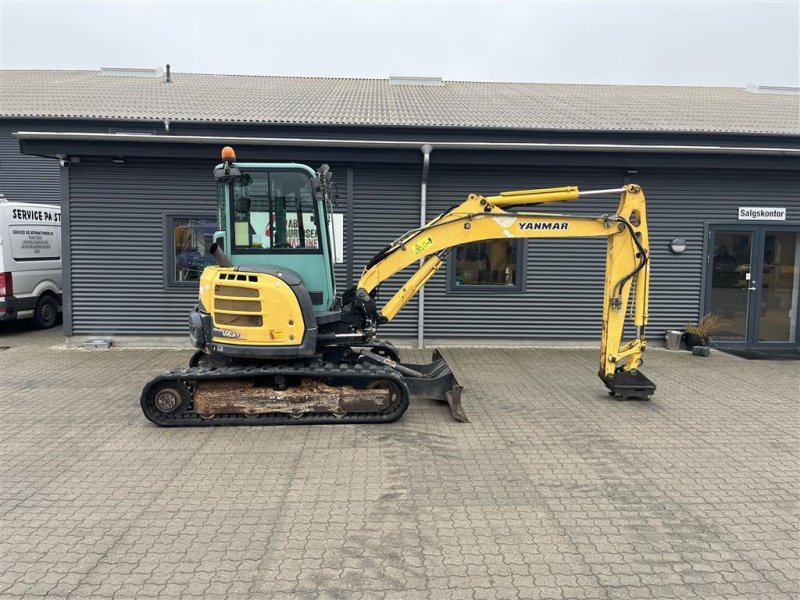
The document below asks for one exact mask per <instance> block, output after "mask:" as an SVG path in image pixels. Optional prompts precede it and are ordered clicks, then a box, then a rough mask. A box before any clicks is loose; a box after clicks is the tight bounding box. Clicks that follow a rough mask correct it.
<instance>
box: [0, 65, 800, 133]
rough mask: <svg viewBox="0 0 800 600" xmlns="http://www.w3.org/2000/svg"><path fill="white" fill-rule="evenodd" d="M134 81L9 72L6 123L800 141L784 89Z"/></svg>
mask: <svg viewBox="0 0 800 600" xmlns="http://www.w3.org/2000/svg"><path fill="white" fill-rule="evenodd" d="M128 75H129V76H123V75H122V74H114V73H113V72H109V71H21V70H19V71H18V70H3V71H0V117H5V118H8V117H31V118H89V119H126V120H127V119H137V120H138V119H142V120H151V119H158V120H162V119H170V120H172V121H200V122H226V123H260V124H304V125H306V124H314V125H347V126H363V125H366V126H400V127H447V128H503V129H520V130H565V131H567V130H578V131H645V132H698V133H738V134H789V135H800V96H798V95H797V94H796V93H792V90H783V93H781V89H773V90H772V92H773V93H754V92H753V91H748V90H746V89H743V88H730V87H688V86H641V85H636V86H633V85H577V84H545V83H501V82H467V81H447V82H438V81H436V80H422V81H419V82H414V81H413V80H401V81H390V80H389V79H342V78H322V77H264V76H252V75H206V74H196V73H173V74H172V77H171V79H172V81H171V82H169V83H168V82H166V81H165V78H164V77H163V76H151V77H147V76H141V74H138V76H134V75H137V74H135V73H131V72H130V71H128ZM774 92H778V93H774Z"/></svg>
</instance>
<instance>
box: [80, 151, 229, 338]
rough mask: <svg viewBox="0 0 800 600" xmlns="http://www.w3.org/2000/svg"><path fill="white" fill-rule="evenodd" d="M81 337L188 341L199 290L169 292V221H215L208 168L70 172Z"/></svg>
mask: <svg viewBox="0 0 800 600" xmlns="http://www.w3.org/2000/svg"><path fill="white" fill-rule="evenodd" d="M69 185H70V202H69V224H70V228H69V244H70V253H71V265H70V266H71V298H72V333H73V334H74V335H93V334H103V335H114V334H137V335H138V334H183V333H185V332H186V331H187V329H186V322H187V321H186V319H187V317H186V315H187V313H188V312H189V310H190V309H191V307H192V306H193V305H194V303H195V301H196V299H197V291H196V290H195V289H193V288H185V289H180V288H170V289H165V286H164V269H165V262H166V257H165V256H164V239H165V235H166V232H165V231H164V214H165V213H169V214H181V213H182V212H185V213H186V214H190V215H196V214H198V213H200V214H202V213H208V214H209V215H211V216H214V214H215V210H216V191H215V186H214V181H213V178H212V175H211V169H210V167H209V165H208V164H207V163H196V164H193V163H177V162H174V161H169V163H161V164H159V163H149V164H142V163H125V164H121V165H117V164H113V163H111V162H103V163H99V162H91V161H84V162H81V163H79V164H76V165H73V166H72V167H70V174H69Z"/></svg>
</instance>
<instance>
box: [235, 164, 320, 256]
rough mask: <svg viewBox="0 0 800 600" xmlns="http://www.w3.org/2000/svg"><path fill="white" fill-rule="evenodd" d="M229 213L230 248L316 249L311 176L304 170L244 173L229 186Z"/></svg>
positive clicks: (316, 240) (281, 250)
mask: <svg viewBox="0 0 800 600" xmlns="http://www.w3.org/2000/svg"><path fill="white" fill-rule="evenodd" d="M230 215H231V224H232V228H233V230H232V232H231V234H232V235H231V238H232V247H233V250H234V251H239V252H245V253H248V252H255V253H258V252H270V251H274V252H292V251H306V252H309V251H311V252H317V251H319V238H318V236H317V215H316V211H315V206H314V197H313V194H312V188H311V178H310V177H309V176H308V174H306V173H303V172H299V171H269V172H251V173H244V174H243V175H242V177H241V178H240V179H237V180H235V181H234V183H233V185H232V186H231V199H230Z"/></svg>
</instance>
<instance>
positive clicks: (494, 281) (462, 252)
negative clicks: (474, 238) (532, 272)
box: [450, 240, 522, 292]
mask: <svg viewBox="0 0 800 600" xmlns="http://www.w3.org/2000/svg"><path fill="white" fill-rule="evenodd" d="M520 242H521V240H488V241H485V242H474V243H472V244H464V245H463V246H458V247H456V250H455V260H454V261H453V263H454V264H453V268H451V280H450V289H451V290H473V289H476V290H477V289H491V290H507V291H515V292H517V291H521V290H522V273H521V271H522V267H521V264H522V246H521V245H520Z"/></svg>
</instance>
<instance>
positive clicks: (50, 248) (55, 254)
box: [8, 225, 61, 260]
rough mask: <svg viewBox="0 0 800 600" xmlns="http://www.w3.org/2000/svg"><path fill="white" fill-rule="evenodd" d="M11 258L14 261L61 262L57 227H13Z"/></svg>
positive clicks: (10, 231)
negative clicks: (50, 260)
mask: <svg viewBox="0 0 800 600" xmlns="http://www.w3.org/2000/svg"><path fill="white" fill-rule="evenodd" d="M8 229H9V233H10V234H11V235H10V236H9V238H10V240H11V256H12V257H13V258H14V260H47V259H52V260H59V259H60V258H61V249H60V248H59V245H60V244H59V243H58V236H57V235H56V230H57V228H56V227H53V226H52V225H11V226H10V227H9V228H8Z"/></svg>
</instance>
